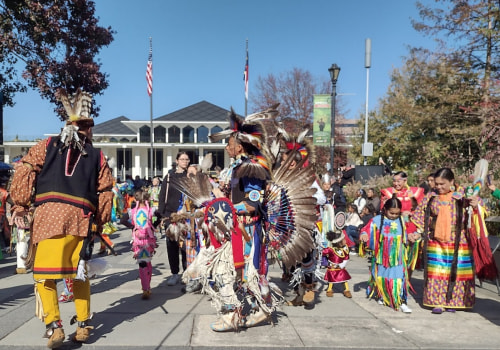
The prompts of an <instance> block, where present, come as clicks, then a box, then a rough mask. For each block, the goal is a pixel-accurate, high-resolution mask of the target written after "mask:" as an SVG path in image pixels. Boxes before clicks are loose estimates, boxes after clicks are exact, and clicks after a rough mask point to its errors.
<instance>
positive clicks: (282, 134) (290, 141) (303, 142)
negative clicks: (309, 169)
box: [274, 127, 316, 167]
mask: <svg viewBox="0 0 500 350" xmlns="http://www.w3.org/2000/svg"><path fill="white" fill-rule="evenodd" d="M277 129H278V135H277V136H276V142H277V144H278V145H279V150H278V148H277V147H275V148H274V149H275V151H274V152H276V151H280V150H281V151H282V152H283V153H286V152H288V151H292V150H294V151H297V152H298V153H299V154H300V157H301V161H300V164H298V165H299V166H302V167H306V166H308V165H309V162H311V163H312V162H314V161H315V159H316V155H315V153H314V146H313V144H312V142H311V141H310V140H308V139H306V136H307V134H308V132H309V129H306V130H304V131H302V132H301V133H300V134H298V135H291V134H289V133H288V132H287V131H286V130H285V129H283V128H280V127H277ZM275 157H276V158H278V153H276V154H275Z"/></svg>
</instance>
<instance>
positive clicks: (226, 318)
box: [210, 312, 236, 332]
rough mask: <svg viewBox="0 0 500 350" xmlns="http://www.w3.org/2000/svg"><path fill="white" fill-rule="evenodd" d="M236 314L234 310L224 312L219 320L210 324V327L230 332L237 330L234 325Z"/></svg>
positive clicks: (214, 329) (216, 330)
mask: <svg viewBox="0 0 500 350" xmlns="http://www.w3.org/2000/svg"><path fill="white" fill-rule="evenodd" d="M234 316H236V315H235V314H234V312H229V313H227V314H223V315H222V316H221V317H219V319H218V320H217V321H215V322H214V323H212V324H210V328H211V329H212V330H213V331H214V332H228V331H234V330H236V327H235V325H234V320H233V317H234Z"/></svg>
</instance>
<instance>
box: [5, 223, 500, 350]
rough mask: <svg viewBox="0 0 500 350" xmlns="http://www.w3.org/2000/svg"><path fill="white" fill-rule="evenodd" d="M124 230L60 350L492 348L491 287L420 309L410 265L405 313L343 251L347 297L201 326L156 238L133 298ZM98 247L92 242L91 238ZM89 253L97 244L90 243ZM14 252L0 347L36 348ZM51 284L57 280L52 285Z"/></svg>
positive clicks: (200, 310)
mask: <svg viewBox="0 0 500 350" xmlns="http://www.w3.org/2000/svg"><path fill="white" fill-rule="evenodd" d="M129 239H130V231H129V230H127V229H121V230H120V231H118V232H117V233H116V234H114V235H112V240H113V241H114V242H115V247H116V250H117V252H118V253H119V255H118V256H106V257H104V259H106V260H107V262H108V263H109V265H110V267H109V268H108V269H107V270H106V271H105V272H104V273H103V274H102V275H101V276H98V277H97V278H96V279H93V280H92V281H91V282H92V311H93V312H95V313H96V314H95V317H94V320H93V325H94V326H95V329H94V331H93V334H92V336H91V338H90V341H89V343H86V344H83V345H81V344H75V343H72V342H71V341H69V340H67V341H66V342H65V343H64V345H63V347H62V349H77V348H81V349H113V348H116V349H167V348H168V349H206V350H209V349H221V348H222V349H227V350H229V349H281V348H287V349H304V348H305V349H346V348H348V349H374V348H375V349H458V348H460V349H499V348H500V327H499V325H500V297H499V296H498V294H497V290H496V286H495V285H494V284H492V283H489V282H485V283H484V284H483V288H479V287H478V288H476V306H475V308H474V311H472V312H463V311H460V312H456V313H454V314H452V313H444V314H442V315H433V314H431V312H430V311H429V310H428V309H425V308H423V307H422V306H420V303H421V291H422V272H421V271H415V272H414V274H413V279H412V281H413V285H414V287H415V289H416V291H417V296H416V297H415V298H414V297H410V300H409V303H408V305H409V307H410V308H411V309H413V313H411V314H403V313H402V312H395V311H393V310H391V309H390V308H388V307H383V306H380V305H378V304H377V303H376V302H375V301H373V300H368V299H367V298H366V280H367V278H368V263H367V261H366V259H363V258H360V257H359V256H352V257H351V261H350V263H349V264H348V266H347V269H348V271H349V273H350V274H351V276H352V280H351V281H350V288H351V291H352V294H353V298H352V299H347V298H345V297H344V296H343V295H342V293H341V291H340V290H337V292H336V293H335V295H334V297H333V298H327V297H326V295H325V288H324V286H321V287H320V289H319V291H318V293H317V303H316V305H315V308H314V309H312V310H305V309H304V308H303V307H292V306H286V305H285V306H283V307H282V308H281V309H280V310H279V311H278V312H277V314H276V318H275V321H276V324H275V325H274V326H272V325H263V326H259V327H254V328H249V329H247V330H242V331H241V332H238V333H234V332H229V333H216V332H213V331H211V330H210V327H209V324H210V323H211V322H213V321H214V320H215V319H216V313H215V309H214V308H212V307H211V305H210V301H209V300H208V299H207V297H206V296H204V295H201V294H183V293H182V292H181V288H182V286H181V285H177V286H173V287H169V286H167V285H166V278H167V277H168V276H169V275H170V270H169V268H168V262H167V257H166V248H165V242H164V241H162V242H161V243H160V248H159V249H158V253H157V255H156V256H155V257H154V258H153V279H152V287H153V289H152V296H151V299H150V300H141V286H140V280H139V274H138V268H137V265H136V264H135V261H134V260H133V258H132V252H131V251H130V244H129ZM97 246H98V244H97ZM96 250H97V249H96ZM14 272H15V257H6V258H5V259H4V260H2V261H0V278H1V286H0V349H45V348H46V347H45V345H46V339H42V334H43V332H44V325H43V323H42V322H40V321H39V320H38V319H36V318H35V317H34V308H35V302H34V294H33V281H32V276H31V274H27V275H14ZM270 277H271V281H273V282H275V283H277V284H278V285H279V286H280V287H281V288H282V290H283V292H284V293H285V295H286V297H287V299H292V298H293V293H292V291H291V289H290V288H289V287H288V286H287V285H286V284H284V283H282V282H281V279H280V277H281V270H280V268H279V267H278V266H271V268H270ZM59 287H61V286H60V285H59ZM61 314H62V320H63V325H64V329H65V332H66V336H67V338H68V336H70V335H72V333H73V332H74V331H75V328H76V327H75V325H73V326H70V325H69V320H70V318H71V317H72V316H73V314H74V304H73V303H68V304H61Z"/></svg>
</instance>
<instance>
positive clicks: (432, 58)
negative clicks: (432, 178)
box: [356, 49, 482, 170]
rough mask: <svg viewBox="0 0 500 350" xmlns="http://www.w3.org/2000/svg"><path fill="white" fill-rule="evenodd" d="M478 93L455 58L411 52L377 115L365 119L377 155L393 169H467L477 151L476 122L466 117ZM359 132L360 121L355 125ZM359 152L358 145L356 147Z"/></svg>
mask: <svg viewBox="0 0 500 350" xmlns="http://www.w3.org/2000/svg"><path fill="white" fill-rule="evenodd" d="M481 94H482V89H481V88H480V84H479V83H478V78H477V74H475V73H473V72H471V71H470V70H469V69H467V65H466V64H464V62H463V61H461V60H460V57H451V56H446V55H440V54H433V53H430V52H429V51H427V50H424V49H412V50H411V51H410V55H409V57H407V58H406V61H405V64H404V66H403V67H402V68H401V69H395V70H394V71H393V72H392V75H391V84H390V85H389V88H388V90H387V93H386V95H385V97H384V98H382V99H381V100H380V103H379V108H378V110H377V111H375V112H372V113H371V117H370V118H369V125H368V131H369V139H370V141H371V142H373V143H374V145H375V146H374V148H375V152H376V154H375V155H376V157H372V159H370V162H371V164H377V163H378V157H383V158H384V159H387V158H388V157H392V159H393V165H394V167H395V168H398V169H407V170H410V169H417V170H420V169H422V170H423V169H426V170H430V169H429V168H434V167H436V165H438V167H439V166H452V167H454V168H457V167H458V168H464V169H465V168H469V167H470V166H471V165H472V166H473V165H474V161H475V160H477V154H478V152H479V145H478V139H477V136H478V135H479V133H480V129H481V119H480V117H479V116H478V115H477V114H475V113H470V109H471V108H473V107H474V105H475V104H476V103H477V101H478V100H479V99H480V97H481ZM360 127H362V128H363V129H364V120H361V121H360ZM356 150H357V152H359V153H361V144H360V143H359V144H357V145H356Z"/></svg>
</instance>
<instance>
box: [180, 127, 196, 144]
mask: <svg viewBox="0 0 500 350" xmlns="http://www.w3.org/2000/svg"><path fill="white" fill-rule="evenodd" d="M182 143H194V129H193V128H192V127H191V126H186V127H185V128H182Z"/></svg>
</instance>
